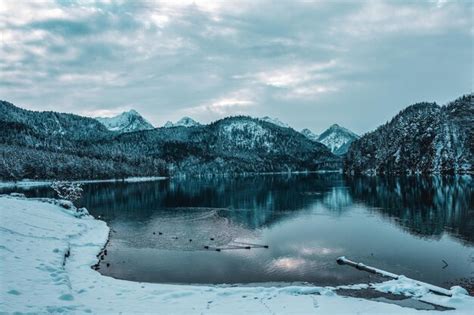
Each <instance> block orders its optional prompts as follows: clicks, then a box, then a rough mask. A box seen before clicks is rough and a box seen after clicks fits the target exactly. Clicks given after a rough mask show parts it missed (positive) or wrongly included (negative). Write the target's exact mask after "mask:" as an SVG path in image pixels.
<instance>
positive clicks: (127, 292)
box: [0, 195, 474, 314]
mask: <svg viewBox="0 0 474 315" xmlns="http://www.w3.org/2000/svg"><path fill="white" fill-rule="evenodd" d="M33 222H34V225H32V224H30V223H33ZM109 232H110V228H109V227H108V226H107V224H106V223H105V222H104V221H101V220H97V219H94V218H93V217H92V216H90V215H89V214H88V213H87V211H86V210H84V209H82V210H81V211H80V212H77V209H76V208H75V207H73V206H72V204H71V203H69V202H66V201H61V200H58V199H48V198H42V199H29V198H24V197H18V196H15V195H2V196H0V255H1V256H0V257H1V259H2V286H1V290H0V300H1V301H2V302H3V303H2V304H0V312H7V313H13V312H25V313H48V312H49V313H51V312H52V313H60V312H66V313H119V312H122V313H126V314H130V313H132V314H134V313H143V312H150V310H153V311H154V312H160V313H164V314H169V313H173V314H202V313H206V314H207V313H214V314H222V313H226V314H244V313H254V314H275V313H278V314H286V313H302V314H308V313H314V312H321V313H322V314H334V313H337V314H353V313H356V312H359V313H364V314H390V313H391V314H420V313H419V311H418V310H416V309H413V308H408V307H402V306H400V305H396V304H392V303H381V302H380V301H376V300H371V299H363V298H356V297H346V296H343V295H339V294H338V291H337V290H338V289H352V290H361V289H368V288H369V289H374V290H376V291H380V292H386V293H397V294H402V295H405V296H409V297H411V298H412V299H413V300H416V301H422V302H426V303H434V304H436V305H441V306H444V307H449V308H451V309H452V308H456V309H455V310H451V311H448V312H449V313H448V314H469V311H470V310H472V308H473V307H474V298H473V297H470V296H467V295H465V294H462V290H463V289H461V288H459V287H457V288H456V287H453V288H452V291H453V294H454V295H453V297H440V296H436V295H434V294H430V293H429V292H427V290H426V288H423V287H421V286H416V285H414V284H413V283H411V282H410V281H408V280H407V279H399V280H391V281H386V282H382V283H374V284H369V285H367V284H360V285H351V286H339V287H319V286H298V285H291V284H290V285H289V286H282V287H277V286H265V285H264V284H256V286H254V287H246V286H232V287H229V286H227V287H225V286H219V285H200V286H197V285H190V284H185V285H178V284H160V283H143V282H133V281H127V280H119V279H114V278H112V277H107V276H103V275H101V274H100V273H99V272H97V271H95V270H94V269H93V266H94V265H95V264H96V263H97V261H98V260H99V259H100V258H98V257H97V255H98V254H100V253H101V251H102V249H103V248H104V247H105V246H106V243H107V240H108V236H109ZM12 236H13V238H12ZM425 314H426V311H425Z"/></svg>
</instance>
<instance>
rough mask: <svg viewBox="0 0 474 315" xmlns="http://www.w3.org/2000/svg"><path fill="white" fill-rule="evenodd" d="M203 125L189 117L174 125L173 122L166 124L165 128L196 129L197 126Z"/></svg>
mask: <svg viewBox="0 0 474 315" xmlns="http://www.w3.org/2000/svg"><path fill="white" fill-rule="evenodd" d="M200 125H201V124H200V123H198V122H197V121H195V120H194V119H192V118H189V117H183V118H181V119H180V120H178V121H177V122H176V123H172V122H171V121H167V122H166V124H165V125H164V126H163V127H165V128H171V127H186V128H188V127H195V126H200Z"/></svg>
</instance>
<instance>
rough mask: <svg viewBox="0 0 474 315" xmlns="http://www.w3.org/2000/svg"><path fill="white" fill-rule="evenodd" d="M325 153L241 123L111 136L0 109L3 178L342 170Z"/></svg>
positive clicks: (80, 120)
mask: <svg viewBox="0 0 474 315" xmlns="http://www.w3.org/2000/svg"><path fill="white" fill-rule="evenodd" d="M341 167H342V160H341V159H340V158H338V157H336V156H334V155H333V154H332V153H331V152H330V151H329V150H328V149H327V148H326V147H325V146H323V145H321V144H319V143H315V142H313V141H310V140H309V139H307V138H306V137H304V136H303V135H301V134H300V133H298V132H296V131H294V130H293V129H290V128H281V127H279V126H276V125H274V124H271V123H267V122H264V121H261V120H259V119H254V118H250V117H244V116H238V117H229V118H224V119H221V120H218V121H216V122H214V123H212V124H209V125H199V126H195V127H193V128H156V129H149V130H139V131H136V132H123V133H118V132H116V131H111V130H108V129H107V128H106V127H105V126H104V125H102V124H101V123H99V122H98V121H97V120H95V119H92V118H87V117H81V116H77V115H72V114H62V113H55V112H35V111H28V110H24V109H21V108H18V107H16V106H14V105H13V104H11V103H8V102H4V101H2V102H0V179H14V180H16V179H23V178H30V179H34V178H38V179H48V178H49V179H94V178H97V179H98V178H123V177H129V176H157V175H165V176H166V175H171V176H172V175H177V174H191V175H193V174H223V173H225V174H235V173H255V172H282V171H285V172H286V171H290V170H293V171H302V170H308V171H314V170H321V169H333V170H335V169H340V168H341Z"/></svg>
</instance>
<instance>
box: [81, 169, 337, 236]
mask: <svg viewBox="0 0 474 315" xmlns="http://www.w3.org/2000/svg"><path fill="white" fill-rule="evenodd" d="M340 184H341V177H340V175H337V176H327V175H325V176H316V175H308V176H305V175H298V176H285V175H277V176H249V177H233V178H222V177H218V178H215V177H214V178H201V179H193V178H188V179H172V180H169V181H159V182H144V183H106V184H93V185H86V186H85V187H84V196H85V197H84V200H83V202H84V205H85V207H87V208H88V209H89V210H90V211H91V212H92V213H94V214H104V215H105V216H106V217H108V218H114V217H119V216H120V217H121V218H125V217H130V218H133V217H135V218H140V219H146V218H147V217H151V216H152V215H154V214H156V210H158V209H161V210H163V209H169V211H177V210H176V209H172V208H179V207H209V208H227V209H229V210H233V211H220V212H219V214H220V215H221V216H224V217H228V218H229V219H231V220H233V221H234V222H238V223H240V224H243V225H245V226H247V227H252V228H255V227H259V226H262V225H264V224H269V223H270V222H273V221H275V220H278V219H280V218H281V217H283V216H285V217H286V216H288V215H291V214H292V213H295V212H296V211H297V210H301V209H306V208H308V207H309V206H310V205H312V204H313V203H314V202H315V201H318V200H322V199H323V198H324V194H325V193H326V192H327V191H328V190H329V191H332V187H333V186H335V185H340ZM305 192H310V193H309V194H305Z"/></svg>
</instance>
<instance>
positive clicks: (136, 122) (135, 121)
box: [96, 109, 154, 133]
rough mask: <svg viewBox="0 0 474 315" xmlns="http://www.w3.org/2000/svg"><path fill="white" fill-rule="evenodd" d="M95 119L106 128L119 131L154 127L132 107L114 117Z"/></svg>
mask: <svg viewBox="0 0 474 315" xmlns="http://www.w3.org/2000/svg"><path fill="white" fill-rule="evenodd" d="M96 119H97V121H99V122H100V123H101V124H103V125H104V126H105V127H106V128H107V129H108V130H111V131H117V132H120V133H123V132H131V131H139V130H148V129H153V128H154V127H153V125H152V124H150V123H149V122H148V121H147V120H145V118H143V117H142V116H141V115H140V114H139V113H138V112H137V111H136V110H134V109H132V110H129V111H128V112H123V113H121V114H119V115H117V116H114V117H97V118H96Z"/></svg>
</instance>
